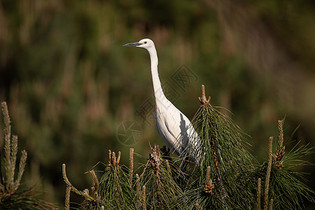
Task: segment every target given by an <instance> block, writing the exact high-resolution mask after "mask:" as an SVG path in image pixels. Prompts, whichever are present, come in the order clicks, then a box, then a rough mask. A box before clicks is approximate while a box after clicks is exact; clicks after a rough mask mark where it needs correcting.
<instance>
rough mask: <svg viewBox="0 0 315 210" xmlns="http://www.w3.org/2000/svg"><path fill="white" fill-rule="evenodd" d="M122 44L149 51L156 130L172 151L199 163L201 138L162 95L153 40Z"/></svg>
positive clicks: (187, 120)
mask: <svg viewBox="0 0 315 210" xmlns="http://www.w3.org/2000/svg"><path fill="white" fill-rule="evenodd" d="M123 46H136V47H140V48H144V49H146V50H147V51H148V52H149V55H150V60H151V75H152V82H153V90H154V97H155V113H154V119H155V123H156V127H157V130H158V132H159V134H160V135H161V137H162V138H163V140H164V142H165V143H166V145H167V146H168V148H169V149H170V150H171V151H172V152H175V153H176V154H178V155H180V156H181V157H185V156H189V158H191V159H193V160H194V161H196V163H198V164H199V163H200V157H201V140H200V138H199V136H198V134H197V133H196V131H195V129H194V128H193V126H192V124H191V122H190V121H189V119H188V118H187V117H186V116H185V115H184V114H183V113H182V112H181V111H179V110H178V109H177V108H176V107H175V106H174V105H173V104H172V103H171V102H170V101H169V100H168V99H167V98H166V97H165V95H164V92H163V90H162V86H161V82H160V79H159V74H158V56H157V52H156V49H155V45H154V42H153V41H152V40H151V39H142V40H140V41H139V42H135V43H128V44H125V45H123Z"/></svg>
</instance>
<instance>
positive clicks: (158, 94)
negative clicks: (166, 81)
mask: <svg viewBox="0 0 315 210" xmlns="http://www.w3.org/2000/svg"><path fill="white" fill-rule="evenodd" d="M148 52H149V54H150V59H151V75H152V82H153V91H154V97H155V102H156V104H157V105H158V102H159V101H162V100H165V99H166V97H165V95H164V92H163V90H162V86H161V81H160V78H159V72H158V57H157V52H156V50H155V48H154V47H152V48H150V49H148Z"/></svg>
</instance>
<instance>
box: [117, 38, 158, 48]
mask: <svg viewBox="0 0 315 210" xmlns="http://www.w3.org/2000/svg"><path fill="white" fill-rule="evenodd" d="M123 46H136V47H141V48H145V49H149V48H151V47H154V43H153V41H152V40H151V39H141V40H140V41H139V42H134V43H128V44H125V45H123Z"/></svg>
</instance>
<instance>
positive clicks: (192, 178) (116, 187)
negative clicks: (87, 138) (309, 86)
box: [65, 86, 315, 209]
mask: <svg viewBox="0 0 315 210" xmlns="http://www.w3.org/2000/svg"><path fill="white" fill-rule="evenodd" d="M204 92H205V91H204V86H203V96H202V97H201V98H200V101H201V103H202V105H201V107H200V109H199V110H198V111H197V113H196V115H195V120H194V126H196V128H197V130H198V133H199V136H200V137H201V139H202V145H203V151H202V158H201V164H200V165H197V164H194V163H191V162H189V160H188V159H184V160H179V161H177V160H175V159H173V158H172V157H170V156H169V151H168V150H167V149H164V148H163V149H162V150H161V151H160V149H159V147H158V146H157V145H155V146H154V147H153V148H152V150H151V153H150V155H149V159H148V160H147V162H146V164H144V165H143V166H142V167H140V168H139V169H138V171H139V172H141V175H140V176H139V175H138V174H136V175H135V176H134V174H133V165H134V163H133V152H134V150H133V148H131V150H130V166H129V170H128V168H127V167H125V166H120V165H119V161H120V157H121V153H120V152H119V155H118V157H117V158H116V156H115V153H114V152H113V153H112V152H111V151H109V164H108V165H107V166H106V165H105V171H104V173H103V175H102V177H101V181H100V184H99V187H96V186H98V184H95V183H98V181H97V178H96V177H95V178H94V181H93V183H94V184H93V186H92V188H91V189H92V191H93V192H95V193H93V192H92V194H91V196H93V194H94V195H96V196H94V197H93V198H92V199H91V196H90V195H89V194H86V193H84V192H86V191H83V192H79V191H77V190H73V192H75V193H77V194H79V195H82V196H83V197H85V204H84V208H85V209H92V208H93V209H100V208H112V209H113V208H119V209H194V208H197V207H198V209H199V208H201V209H254V208H257V209H261V208H264V209H268V208H269V209H272V208H273V207H274V208H276V209H303V208H304V204H303V202H304V201H305V200H307V201H309V202H311V203H315V199H314V195H315V192H314V191H313V190H312V189H311V188H310V187H309V186H307V185H306V184H305V183H303V182H302V181H301V178H302V177H301V176H300V174H299V173H297V172H295V171H293V170H291V169H292V166H293V165H294V164H297V163H298V164H299V163H301V162H302V163H303V161H302V160H301V158H302V157H303V156H305V155H310V154H311V153H312V152H313V150H314V148H310V147H308V146H301V147H297V148H294V149H292V150H291V151H290V152H288V153H287V154H285V146H284V145H285V144H284V135H283V127H282V126H283V121H281V120H280V121H279V122H278V125H279V141H278V147H277V150H276V151H275V152H273V149H272V143H273V137H270V138H269V153H268V162H265V163H263V164H261V165H258V164H257V161H256V160H255V158H254V157H253V156H252V155H251V154H250V153H249V152H248V148H247V147H248V144H246V140H245V138H244V134H243V133H242V132H241V130H240V128H239V127H238V126H237V125H236V124H235V123H234V122H233V121H232V120H231V119H230V118H229V117H228V116H226V115H224V114H222V113H221V112H219V111H218V110H217V109H216V108H215V107H213V106H211V104H210V102H209V100H210V99H209V100H206V98H205V93H204ZM161 152H162V154H163V155H161ZM65 180H66V183H67V185H68V187H69V186H70V187H72V185H71V184H70V182H69V181H67V179H65ZM95 180H96V181H95ZM257 182H258V186H257ZM132 183H134V184H132ZM262 186H263V190H262ZM72 188H73V187H72ZM262 191H263V192H262ZM255 193H256V194H255ZM67 196H70V195H67ZM66 200H68V202H69V199H67V198H66ZM66 206H69V205H67V203H66Z"/></svg>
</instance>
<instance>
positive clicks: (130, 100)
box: [0, 0, 315, 206]
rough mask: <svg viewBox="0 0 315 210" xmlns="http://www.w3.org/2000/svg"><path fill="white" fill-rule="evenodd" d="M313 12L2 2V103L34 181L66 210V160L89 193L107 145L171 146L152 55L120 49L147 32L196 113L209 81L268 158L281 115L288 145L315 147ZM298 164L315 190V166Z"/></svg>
mask: <svg viewBox="0 0 315 210" xmlns="http://www.w3.org/2000/svg"><path fill="white" fill-rule="evenodd" d="M314 11H315V3H314V1H313V0H290V1H283V0H262V1H247V0H239V1H233V0H220V1H219V0H201V1H188V0H180V1H179V0H173V1H166V0H159V1H145V0H121V1H116V0H112V1H102V0H89V1H83V0H69V1H62V0H3V1H1V2H0V100H1V101H7V102H8V105H9V109H10V113H11V118H12V122H13V128H12V129H13V131H14V132H13V133H15V134H17V135H18V136H19V139H20V148H25V149H26V150H27V151H28V154H29V159H28V168H27V170H26V175H25V177H24V180H25V185H27V186H36V188H37V189H39V190H40V191H42V192H43V198H44V199H46V200H48V201H51V202H54V203H56V204H58V205H60V206H62V205H63V204H62V203H63V196H64V192H65V184H64V183H63V180H62V176H61V164H62V163H66V164H67V169H68V176H69V178H70V180H71V181H72V183H73V184H74V185H75V186H76V187H78V188H79V189H84V188H88V187H89V186H90V177H89V176H88V175H86V174H85V172H86V171H88V170H90V169H91V168H92V167H93V166H94V165H96V164H97V163H99V162H105V163H106V161H107V156H108V150H109V149H111V150H113V151H116V152H117V151H121V152H122V162H124V163H128V158H129V148H130V147H134V148H135V151H136V152H137V157H139V160H142V161H143V158H141V157H147V155H148V152H149V151H150V145H154V144H159V145H161V146H162V145H163V141H162V139H161V138H160V137H159V135H158V133H157V131H156V129H155V125H154V122H153V121H152V114H153V112H152V105H153V104H154V100H153V91H152V81H151V75H150V69H149V68H150V64H149V56H148V54H147V52H146V51H145V50H143V49H137V48H131V47H129V48H126V47H122V45H123V44H125V43H127V42H135V41H139V40H140V39H142V38H145V37H149V38H151V39H152V40H154V42H155V45H156V47H157V50H158V55H159V71H160V78H161V80H162V83H163V87H164V88H165V89H166V90H167V93H168V96H169V97H170V98H171V99H172V102H174V104H175V106H177V107H178V108H179V109H180V110H182V111H183V113H185V114H186V115H187V116H188V117H189V118H192V117H193V116H194V113H195V112H196V111H197V109H198V107H199V102H198V96H199V95H200V86H201V84H204V85H205V86H206V93H207V95H210V96H211V97H212V99H211V102H212V104H213V105H218V106H221V107H223V108H224V109H223V111H225V112H227V113H228V114H229V115H230V116H231V117H232V118H233V120H234V121H236V122H237V123H238V124H239V125H240V127H241V128H242V129H243V130H244V132H246V133H247V134H249V136H250V138H249V141H250V142H251V144H252V153H253V154H254V155H255V156H256V157H257V158H258V160H260V161H263V160H266V158H267V141H268V137H269V136H271V135H275V136H276V135H277V120H278V119H281V118H283V117H285V118H286V120H285V134H286V136H285V141H286V142H287V150H289V149H290V148H292V146H293V145H295V144H296V143H297V142H298V141H300V142H301V144H306V143H310V144H311V145H314V141H315V129H314V123H315V71H314V69H315V24H314V22H315V13H314ZM183 72H184V73H183ZM178 75H180V77H178ZM185 75H186V77H185ZM187 75H188V77H187ZM174 78H177V79H174ZM178 81H181V82H182V83H177V82H178ZM227 110H230V112H229V111H227ZM2 125H3V124H2ZM1 132H2V129H1ZM1 144H2V143H1ZM313 158H314V156H313ZM311 159H312V157H309V161H311ZM299 170H301V171H306V172H308V174H306V178H307V179H308V180H309V181H306V182H307V183H308V184H309V185H311V186H312V187H313V189H314V182H315V181H314V179H313V180H312V179H311V177H312V173H313V172H314V168H311V167H301V168H299Z"/></svg>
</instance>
